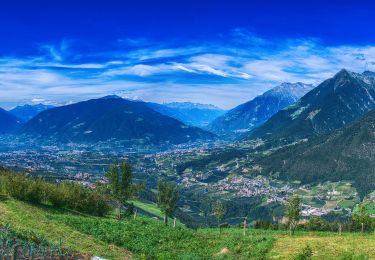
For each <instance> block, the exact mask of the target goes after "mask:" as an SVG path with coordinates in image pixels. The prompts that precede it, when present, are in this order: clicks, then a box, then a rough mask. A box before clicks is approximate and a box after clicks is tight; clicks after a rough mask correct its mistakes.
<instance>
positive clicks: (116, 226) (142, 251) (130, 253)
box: [0, 197, 375, 259]
mask: <svg viewBox="0 0 375 260" xmlns="http://www.w3.org/2000/svg"><path fill="white" fill-rule="evenodd" d="M0 223H1V224H5V223H9V224H10V225H11V227H12V228H13V229H14V230H15V231H17V232H19V233H22V232H28V231H32V232H33V233H34V234H35V235H36V236H38V237H42V238H45V239H47V240H48V241H49V242H51V243H54V244H58V243H59V242H60V240H61V241H62V243H63V245H64V246H66V247H68V248H70V249H71V250H74V251H77V252H80V253H82V254H84V255H97V256H101V257H104V258H107V259H145V258H146V257H151V259H210V258H218V259H222V258H226V259H294V258H295V256H297V255H298V254H299V253H300V252H302V250H303V248H304V247H306V245H309V246H310V247H311V248H312V251H313V256H314V258H316V259H333V258H335V259H367V258H366V257H367V256H368V257H369V258H370V259H373V258H375V237H374V235H373V234H366V235H361V234H358V233H356V234H349V233H344V234H343V235H342V236H339V235H338V234H336V233H329V232H314V233H312V232H297V235H296V236H294V237H290V236H288V235H287V234H286V232H285V231H263V230H249V231H248V232H247V234H246V236H243V234H242V230H241V229H238V228H231V229H225V230H223V232H222V233H221V234H220V233H219V230H217V229H199V230H197V231H193V230H190V229H186V228H184V227H177V228H176V229H173V228H172V227H165V226H164V225H163V224H162V223H161V222H158V221H156V220H154V219H150V218H147V217H142V216H139V217H138V218H137V219H136V220H134V219H128V220H125V221H117V220H115V219H112V218H110V217H107V218H99V217H89V216H82V215H77V214H74V213H72V212H69V211H64V210H56V209H53V208H50V207H40V206H38V207H37V206H33V205H30V204H27V203H24V202H19V201H16V200H13V199H7V198H4V197H3V199H2V200H1V201H0ZM227 249H228V250H227Z"/></svg>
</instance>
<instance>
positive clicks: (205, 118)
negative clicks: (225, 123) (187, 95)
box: [148, 102, 225, 127]
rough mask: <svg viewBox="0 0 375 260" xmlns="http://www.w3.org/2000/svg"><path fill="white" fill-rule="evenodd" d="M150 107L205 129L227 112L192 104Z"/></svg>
mask: <svg viewBox="0 0 375 260" xmlns="http://www.w3.org/2000/svg"><path fill="white" fill-rule="evenodd" d="M148 105H149V107H150V108H152V109H154V110H155V111H158V112H159V113H161V114H163V115H166V116H170V117H173V118H176V119H178V120H180V121H181V122H184V123H185V124H187V125H193V126H197V127H205V126H207V125H208V124H209V123H210V122H211V121H212V120H214V119H215V118H217V117H219V116H221V115H222V114H223V113H224V112H225V110H222V109H220V108H218V107H215V106H213V105H203V104H197V103H190V102H182V103H180V102H174V103H165V104H156V103H148Z"/></svg>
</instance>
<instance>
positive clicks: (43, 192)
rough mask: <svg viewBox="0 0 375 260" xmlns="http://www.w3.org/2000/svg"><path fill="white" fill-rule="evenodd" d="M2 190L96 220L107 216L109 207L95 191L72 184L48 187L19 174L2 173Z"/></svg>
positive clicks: (17, 196)
mask: <svg viewBox="0 0 375 260" xmlns="http://www.w3.org/2000/svg"><path fill="white" fill-rule="evenodd" d="M1 174H2V175H1V179H0V180H1V184H2V185H1V190H2V192H5V193H6V194H8V195H9V196H11V197H13V198H15V199H18V200H23V201H27V202H32V203H36V204H50V205H52V206H54V207H58V208H68V209H72V210H76V211H79V212H82V213H87V214H91V215H96V216H104V215H106V214H107V213H108V212H109V210H110V207H109V206H108V203H107V200H106V198H105V197H104V196H103V195H102V194H100V193H99V192H98V191H95V190H89V189H87V188H84V187H82V186H81V185H79V184H75V183H67V182H63V183H58V184H56V183H49V182H46V181H44V180H42V179H32V178H28V177H26V176H24V175H21V174H14V173H9V172H1Z"/></svg>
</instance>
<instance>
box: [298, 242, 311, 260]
mask: <svg viewBox="0 0 375 260" xmlns="http://www.w3.org/2000/svg"><path fill="white" fill-rule="evenodd" d="M312 255H313V252H312V249H311V247H310V246H309V245H307V246H305V247H304V248H303V249H302V252H301V253H299V254H298V255H297V256H296V257H295V259H296V260H308V259H311V258H312Z"/></svg>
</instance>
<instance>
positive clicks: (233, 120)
mask: <svg viewBox="0 0 375 260" xmlns="http://www.w3.org/2000/svg"><path fill="white" fill-rule="evenodd" d="M311 89H313V86H312V85H308V84H303V83H283V84H281V85H280V86H277V87H275V88H273V89H271V90H269V91H267V92H265V93H264V94H262V95H260V96H257V97H256V98H254V99H253V100H251V101H248V102H246V103H244V104H241V105H239V106H237V107H235V108H233V109H232V110H229V111H228V112H227V113H225V114H224V115H222V116H220V117H218V118H217V119H215V120H214V121H213V122H212V123H211V124H210V125H209V126H208V129H209V130H211V131H213V132H216V133H229V132H235V131H238V132H243V131H248V130H250V129H252V128H254V127H256V126H258V125H260V124H262V123H264V122H265V121H266V120H267V119H269V118H270V117H271V116H273V115H274V114H275V113H277V112H278V111H279V110H281V109H283V108H285V107H287V106H289V105H291V104H293V103H295V102H296V101H297V100H298V99H300V98H301V97H302V96H303V95H305V94H306V93H307V92H309V91H310V90H311Z"/></svg>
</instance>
